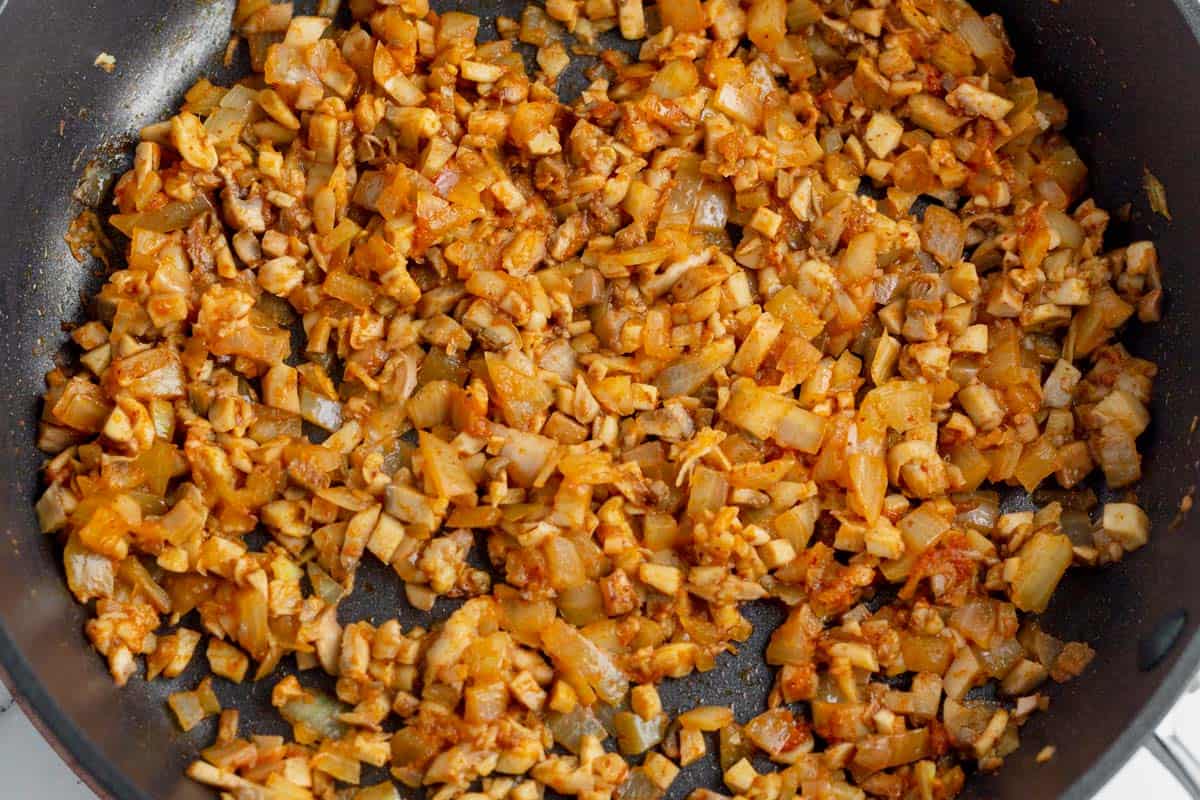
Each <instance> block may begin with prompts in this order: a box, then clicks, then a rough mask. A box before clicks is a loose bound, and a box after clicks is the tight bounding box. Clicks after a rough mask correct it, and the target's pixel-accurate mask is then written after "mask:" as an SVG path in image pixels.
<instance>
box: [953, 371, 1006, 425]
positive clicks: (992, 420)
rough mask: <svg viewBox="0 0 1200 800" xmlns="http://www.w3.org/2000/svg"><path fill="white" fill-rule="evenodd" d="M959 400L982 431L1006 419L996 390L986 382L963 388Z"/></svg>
mask: <svg viewBox="0 0 1200 800" xmlns="http://www.w3.org/2000/svg"><path fill="white" fill-rule="evenodd" d="M958 402H959V403H960V404H961V405H962V407H963V411H966V412H967V415H968V416H969V417H970V418H971V421H972V422H974V423H975V427H977V428H979V430H981V431H990V430H992V429H993V428H996V427H998V426H999V425H1000V423H1001V422H1003V421H1004V409H1003V408H1002V407H1001V406H1000V402H999V401H998V400H996V394H995V392H993V391H992V388H991V387H990V386H988V385H987V384H985V383H973V384H971V385H970V386H967V387H964V388H963V389H961V390H960V391H959V393H958Z"/></svg>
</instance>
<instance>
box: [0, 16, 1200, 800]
mask: <svg viewBox="0 0 1200 800" xmlns="http://www.w3.org/2000/svg"><path fill="white" fill-rule="evenodd" d="M665 1H666V2H669V1H670V0H665ZM523 2H524V0H493V2H485V0H462V1H461V2H456V0H435V2H434V6H435V7H436V8H439V9H442V10H445V9H446V8H449V7H451V6H454V7H457V8H461V9H463V10H466V11H470V12H472V13H475V14H478V15H479V16H481V17H483V18H484V20H485V25H484V26H483V30H484V32H485V35H487V31H488V29H489V28H491V33H492V35H494V27H493V26H491V25H490V24H488V23H490V22H491V21H494V19H495V18H496V16H497V15H498V14H505V15H508V16H517V15H518V13H519V11H520V8H521V6H522V5H523ZM1177 2H1178V3H1179V5H1177ZM1191 2H1192V0H1057V1H1056V2H1051V1H1050V0H993V1H992V2H988V3H986V4H984V5H985V6H986V7H985V8H983V9H982V10H985V11H998V12H1000V13H1001V14H1002V15H1003V16H1004V19H1005V21H1006V23H1007V25H1008V30H1009V33H1010V35H1011V37H1012V40H1013V43H1014V46H1015V48H1016V51H1017V54H1018V66H1019V69H1020V71H1021V72H1022V73H1023V74H1028V75H1032V76H1034V77H1036V78H1037V80H1038V84H1039V85H1040V86H1045V87H1047V88H1049V89H1050V90H1051V91H1053V92H1054V93H1056V94H1057V95H1059V96H1060V97H1061V98H1062V99H1063V100H1065V101H1066V103H1067V105H1068V107H1069V108H1070V109H1071V112H1072V117H1071V119H1072V131H1071V134H1072V137H1073V141H1074V142H1075V143H1076V145H1077V146H1078V147H1079V150H1080V152H1081V153H1082V154H1083V155H1084V158H1085V160H1086V161H1087V163H1088V164H1089V166H1090V167H1091V168H1092V172H1091V180H1092V191H1093V193H1094V195H1095V196H1096V198H1097V199H1098V200H1099V201H1100V203H1101V205H1102V206H1104V207H1106V208H1109V209H1116V208H1118V207H1120V206H1122V205H1123V204H1125V203H1132V207H1131V209H1132V211H1131V215H1130V219H1129V221H1128V222H1125V223H1114V225H1113V227H1112V229H1111V234H1110V238H1111V240H1112V241H1111V242H1110V244H1114V245H1118V244H1121V243H1123V242H1124V241H1128V240H1131V239H1135V238H1152V239H1154V240H1155V241H1156V242H1157V244H1158V248H1159V252H1160V254H1161V257H1162V260H1163V262H1164V265H1165V267H1164V281H1165V283H1166V287H1167V292H1168V294H1167V302H1168V305H1167V311H1166V316H1165V321H1164V322H1162V323H1161V324H1159V325H1157V326H1154V327H1150V328H1147V329H1145V330H1140V329H1138V330H1133V331H1131V332H1130V334H1129V335H1128V336H1127V337H1126V341H1127V342H1128V343H1129V345H1130V348H1131V349H1132V350H1133V351H1134V353H1135V354H1136V355H1139V356H1142V357H1146V358H1149V359H1152V360H1153V361H1155V362H1157V363H1158V365H1159V370H1160V371H1159V376H1158V380H1157V383H1156V394H1155V398H1154V403H1153V412H1154V422H1153V424H1152V426H1151V428H1150V430H1149V432H1148V433H1147V434H1146V436H1145V437H1144V438H1143V448H1144V449H1145V450H1146V452H1147V456H1146V459H1145V465H1144V466H1145V478H1144V480H1143V481H1142V483H1141V485H1140V486H1139V487H1138V495H1139V497H1140V499H1141V501H1142V503H1143V504H1144V506H1145V507H1146V509H1147V510H1148V511H1149V513H1150V516H1151V519H1152V520H1153V522H1154V529H1153V531H1154V532H1153V536H1152V541H1151V546H1150V547H1147V548H1145V549H1143V550H1140V551H1138V552H1137V553H1135V554H1134V555H1132V556H1131V557H1130V558H1128V559H1126V560H1125V561H1123V562H1122V563H1120V564H1118V565H1116V566H1115V567H1111V568H1107V569H1104V570H1099V571H1095V572H1090V573H1089V572H1086V571H1083V570H1073V571H1072V572H1071V574H1070V576H1069V577H1068V579H1067V580H1066V581H1065V582H1064V584H1063V585H1062V587H1061V588H1060V590H1059V592H1058V593H1057V594H1056V595H1055V599H1054V603H1053V605H1052V606H1051V608H1050V610H1049V612H1048V613H1047V614H1046V615H1045V617H1044V625H1045V627H1047V628H1048V629H1049V630H1050V631H1052V632H1054V633H1056V634H1057V635H1059V636H1062V637H1064V638H1070V639H1082V640H1084V641H1087V642H1089V643H1091V644H1092V646H1094V647H1095V649H1096V651H1097V656H1096V659H1095V661H1094V662H1093V664H1092V666H1091V667H1090V668H1089V669H1088V671H1087V672H1086V673H1085V674H1084V676H1083V677H1081V678H1080V679H1078V680H1076V681H1074V682H1072V683H1071V684H1068V685H1067V686H1065V687H1062V688H1061V690H1058V691H1056V692H1055V693H1054V695H1053V705H1052V709H1051V712H1050V713H1048V714H1044V715H1039V716H1037V717H1036V718H1035V719H1034V720H1033V721H1032V722H1030V723H1029V724H1028V725H1027V726H1026V727H1025V728H1023V730H1022V740H1023V747H1022V748H1021V750H1020V751H1019V752H1018V753H1017V754H1015V755H1013V756H1012V757H1010V758H1009V759H1008V761H1007V763H1006V765H1005V768H1004V769H1003V770H1002V771H1001V772H1000V773H999V774H998V775H995V776H989V777H977V778H976V779H974V780H972V781H971V782H970V783H969V784H968V788H967V791H966V793H965V796H966V797H974V798H985V797H986V798H1018V797H1020V798H1054V797H1065V798H1086V797H1090V796H1091V795H1092V794H1093V793H1094V792H1095V791H1096V790H1097V789H1098V788H1099V787H1100V786H1102V785H1103V784H1104V783H1105V782H1106V781H1107V780H1108V778H1109V777H1111V776H1112V774H1113V773H1114V772H1115V771H1116V770H1117V769H1118V768H1119V767H1120V766H1121V764H1122V763H1123V762H1124V761H1125V760H1126V758H1128V756H1129V755H1130V754H1131V753H1132V752H1133V751H1134V750H1135V749H1136V748H1137V747H1138V746H1139V744H1140V743H1141V742H1142V741H1143V739H1144V737H1145V736H1146V735H1147V733H1148V732H1149V731H1150V730H1151V728H1152V727H1153V725H1154V724H1155V723H1156V722H1157V721H1158V720H1159V719H1160V718H1161V717H1162V715H1163V713H1164V712H1165V711H1166V709H1167V708H1169V707H1170V705H1171V704H1172V703H1173V702H1174V700H1175V698H1176V697H1177V696H1178V695H1179V693H1180V692H1181V691H1182V689H1183V687H1184V685H1185V684H1186V683H1187V681H1188V680H1189V679H1190V678H1191V676H1192V675H1193V674H1194V673H1195V672H1196V669H1197V665H1198V664H1200V636H1197V635H1196V629H1197V624H1198V623H1200V520H1198V519H1194V518H1187V517H1186V516H1184V517H1183V518H1182V519H1181V520H1179V519H1176V518H1177V515H1178V507H1179V504H1180V501H1181V499H1182V498H1183V497H1184V496H1185V494H1186V493H1187V492H1188V491H1189V490H1190V488H1191V487H1192V486H1193V484H1194V483H1195V482H1196V481H1197V472H1198V468H1200V462H1198V461H1197V460H1196V457H1195V456H1194V455H1193V450H1194V447H1193V438H1192V437H1193V432H1192V428H1193V427H1194V420H1195V419H1196V417H1197V416H1198V415H1200V385H1198V383H1200V375H1197V374H1196V373H1195V372H1194V371H1193V364H1196V363H1198V362H1200V330H1198V327H1200V326H1198V325H1197V323H1196V315H1195V311H1194V309H1196V308H1198V307H1200V279H1198V277H1197V275H1196V274H1195V273H1194V269H1193V266H1192V264H1191V259H1192V258H1193V257H1195V254H1196V253H1197V252H1200V226H1197V225H1196V224H1194V223H1195V221H1196V220H1197V218H1198V212H1200V158H1198V157H1197V154H1196V150H1197V148H1200V42H1198V41H1197V35H1198V34H1200V7H1197V6H1193V5H1191ZM1184 3H1187V4H1188V5H1187V6H1186V7H1184V6H1183V5H1182V4H1184ZM233 5H234V3H233V0H156V2H144V3H132V2H129V1H128V0H124V1H123V2H118V1H117V0H48V1H47V0H42V1H41V2H38V1H37V0H0V31H2V32H3V33H4V48H3V50H0V104H2V105H0V109H2V110H0V178H2V179H3V180H2V183H0V187H2V188H0V332H2V335H3V337H4V345H3V346H2V347H0V376H2V379H0V408H2V409H3V413H2V414H0V454H2V460H0V672H3V673H4V678H5V680H6V681H7V682H8V684H9V686H10V687H11V688H12V689H13V691H14V693H15V694H16V695H17V697H18V698H19V699H20V701H21V702H22V705H23V706H24V707H25V710H26V711H27V712H28V713H29V714H30V716H31V717H32V718H33V720H34V721H35V723H36V724H37V725H38V726H39V727H40V728H41V730H42V732H43V733H44V734H45V735H46V737H47V739H49V741H50V742H51V743H52V744H53V745H54V746H55V747H56V748H57V749H58V751H59V752H60V753H61V754H62V756H63V757H64V758H65V759H66V760H67V761H68V762H69V763H70V764H71V765H72V766H73V767H74V768H75V769H76V771H78V772H79V774H80V775H81V776H82V777H83V778H84V779H85V780H86V781H87V782H88V783H89V784H90V785H91V786H92V787H93V788H94V789H95V790H96V791H97V793H99V794H100V795H101V796H102V797H113V798H121V800H150V799H151V798H153V799H154V800H166V799H167V798H170V800H199V799H200V798H208V797H211V795H210V794H209V793H208V791H207V790H205V789H203V788H201V787H199V786H197V785H194V784H191V783H190V782H189V781H187V780H186V779H185V778H184V777H183V776H182V771H183V768H184V766H185V764H186V763H187V761H188V760H189V759H191V758H193V757H194V754H195V752H196V750H197V749H198V748H200V747H203V746H206V745H207V744H209V743H210V742H211V741H212V736H213V729H212V725H213V724H214V723H213V722H212V721H211V720H210V721H209V722H208V723H207V724H205V725H201V726H199V727H197V728H196V729H194V730H193V731H192V732H190V733H188V734H183V733H180V732H179V731H178V729H177V728H176V727H175V725H174V722H173V721H172V720H171V719H170V718H169V715H168V714H167V713H165V707H164V701H165V698H166V695H167V694H169V693H170V692H172V691H178V690H179V689H180V688H184V687H186V688H191V687H193V686H194V685H195V684H196V682H197V680H198V677H199V673H200V670H201V668H202V667H201V662H203V660H204V659H202V658H197V659H194V662H193V669H192V671H190V672H188V673H185V674H184V675H183V676H181V677H180V678H179V679H178V680H176V681H172V682H164V681H156V682H154V683H153V684H146V683H144V682H141V681H139V680H134V681H132V682H131V684H130V685H129V686H128V687H127V688H126V689H124V690H117V689H115V688H114V687H113V685H112V682H111V679H110V678H109V676H108V674H107V670H106V669H105V667H104V664H103V662H102V660H101V659H100V658H99V657H97V656H96V654H95V653H94V652H93V651H92V650H91V647H90V646H89V645H88V644H87V642H86V640H85V639H84V637H83V635H82V628H83V623H84V621H85V611H84V609H82V608H80V607H79V606H77V605H76V603H75V601H74V600H73V599H72V598H71V597H70V595H69V593H68V592H67V589H66V586H65V583H64V581H63V578H62V574H61V566H60V561H59V557H58V553H57V550H56V546H55V543H54V542H53V540H52V538H49V537H43V536H41V535H40V534H39V533H38V526H37V524H36V521H35V518H34V514H33V505H32V504H33V501H34V499H35V497H36V492H37V488H38V477H37V471H38V468H39V465H40V462H41V455H40V454H39V453H38V452H37V450H36V449H35V447H34V438H35V429H36V425H35V420H36V418H37V413H38V404H39V397H40V394H41V392H42V390H43V381H42V377H43V375H44V373H45V372H46V371H47V370H48V369H49V368H50V367H51V366H52V363H53V359H54V358H55V357H56V354H57V352H58V348H59V346H60V343H61V342H63V341H64V340H65V335H64V333H63V332H62V330H61V327H60V326H61V322H62V321H63V320H71V319H76V318H78V317H79V316H80V315H81V314H82V309H83V308H84V302H85V301H84V299H83V298H84V297H85V296H86V294H87V292H88V291H89V289H90V288H94V287H95V286H96V285H97V273H96V270H97V268H98V265H97V264H83V265H81V264H79V263H77V262H76V261H75V260H74V259H73V258H72V257H71V255H70V253H69V251H68V250H67V247H66V245H65V244H64V242H63V233H64V232H65V231H66V229H67V225H68V223H69V221H70V219H71V218H72V217H73V216H74V215H75V214H77V213H78V211H79V209H80V206H79V202H80V200H82V201H84V202H95V201H96V200H97V199H98V197H99V196H100V195H101V194H102V191H101V190H102V185H103V178H104V176H105V175H111V174H112V173H114V172H115V173H118V174H119V172H120V171H121V170H123V169H125V168H127V166H128V163H129V156H130V154H131V152H132V149H131V147H130V144H131V142H132V141H133V137H134V136H135V134H136V131H137V129H138V128H139V127H140V126H142V125H145V124H147V123H150V122H153V121H156V120H158V119H161V118H164V117H165V116H166V115H167V112H168V111H169V110H170V109H172V108H174V107H175V106H176V105H177V104H178V102H179V100H180V98H181V97H182V94H183V92H184V91H185V90H186V89H187V87H188V86H190V85H191V83H192V82H193V81H194V80H195V79H196V78H197V77H199V76H200V75H201V74H206V75H209V76H215V78H217V79H225V80H226V81H228V80H232V79H234V78H236V77H237V70H236V68H235V69H233V70H224V69H222V67H221V65H220V55H221V53H222V52H223V50H224V46H225V43H226V41H227V37H228V23H229V19H230V15H231V13H232V8H233ZM299 5H300V6H301V8H303V6H304V4H303V3H301V4H299ZM102 51H105V52H108V53H112V54H113V55H114V56H115V57H116V59H117V69H116V72H115V73H114V74H111V75H109V74H105V73H104V72H102V71H101V70H99V69H97V68H96V67H94V66H93V60H94V59H95V58H96V56H97V55H98V54H99V53H100V52H102ZM568 83H571V82H568ZM578 85H579V83H578V79H577V80H576V81H575V82H574V86H575V87H576V88H577V87H578ZM568 91H569V89H568ZM1146 169H1148V170H1150V171H1151V172H1152V173H1153V174H1155V175H1157V176H1158V177H1159V178H1161V179H1162V181H1163V182H1164V183H1165V185H1166V187H1167V192H1168V197H1169V200H1170V209H1171V212H1172V214H1173V216H1174V221H1173V222H1170V221H1168V220H1166V219H1164V218H1162V217H1160V216H1157V215H1155V214H1154V213H1152V212H1151V210H1150V209H1149V207H1148V203H1147V201H1146V196H1145V194H1144V192H1143V189H1142V179H1143V171H1144V170H1146ZM85 174H86V175H88V176H89V177H88V179H87V180H84V181H82V182H80V179H81V176H84V175H85ZM73 194H74V196H73ZM1196 435H1197V436H1200V433H1197V434H1196ZM1198 513H1200V512H1198ZM1173 521H1174V523H1175V524H1172V522H1173ZM364 569H365V570H366V572H365V574H360V579H359V587H360V588H359V590H358V591H357V592H356V593H355V596H354V598H353V599H352V600H351V601H350V602H349V603H347V604H344V607H343V609H342V614H343V618H344V619H351V618H362V617H371V618H373V619H375V620H376V621H382V620H383V619H387V618H389V617H391V616H394V615H396V614H397V613H400V614H401V617H402V619H407V620H409V621H413V622H415V621H417V617H416V615H415V614H414V613H412V612H411V611H409V610H408V609H407V605H406V604H405V602H404V601H403V599H402V597H401V593H400V591H399V586H398V582H397V581H395V580H394V579H393V578H392V577H389V575H390V573H384V572H383V570H382V569H379V570H378V571H371V569H370V568H366V567H365V568H364ZM439 610H440V607H439ZM406 615H407V616H406ZM751 618H752V620H753V621H754V622H755V627H756V632H755V635H754V637H753V638H752V639H751V641H750V642H748V643H747V645H746V646H744V647H743V648H742V650H741V654H740V655H739V656H737V657H734V658H729V659H728V660H723V661H722V662H721V664H720V666H719V668H718V669H716V670H713V671H712V672H710V673H707V674H705V675H701V676H695V677H694V678H692V679H689V680H686V681H681V682H678V683H677V684H675V685H672V686H670V687H669V688H668V689H667V690H666V691H665V695H666V700H667V701H668V704H669V705H672V706H673V707H675V708H679V707H681V706H685V705H688V704H695V703H698V702H705V703H718V704H730V705H732V706H733V707H734V708H735V710H736V711H737V713H738V717H739V718H740V719H745V718H747V717H749V716H751V715H752V713H753V710H754V709H755V708H759V707H761V706H762V704H763V703H764V701H765V698H766V693H767V689H768V687H769V685H770V676H769V674H768V670H767V668H766V667H765V666H764V665H763V663H762V648H763V646H764V645H765V642H766V639H767V637H768V636H769V634H770V630H771V629H772V628H773V627H774V626H775V624H776V623H778V622H779V621H780V619H781V618H782V613H781V612H780V611H779V610H778V609H775V608H773V607H771V606H762V607H760V608H756V609H754V610H753V611H752V612H751ZM421 621H422V622H425V623H427V622H428V619H427V618H426V619H423V620H421ZM269 691H270V682H266V681H264V682H260V683H258V684H254V685H247V686H242V687H233V686H231V685H228V684H225V685H222V686H219V687H218V694H219V695H220V696H221V699H222V701H223V704H224V705H226V706H229V705H232V704H234V703H237V704H238V705H239V706H240V707H241V708H242V712H243V717H242V719H243V724H244V725H245V726H246V728H248V729H254V730H256V731H260V732H272V733H283V732H285V730H284V727H283V725H282V723H281V722H280V721H279V720H278V719H277V718H276V717H275V714H274V712H273V710H272V709H271V708H270V706H269V703H268V702H267V698H268V693H269ZM1046 744H1054V745H1056V746H1057V755H1056V756H1055V758H1054V759H1053V760H1051V761H1050V762H1049V763H1047V764H1044V765H1036V764H1035V763H1034V755H1035V754H1036V753H1037V752H1038V750H1039V749H1041V747H1042V746H1044V745H1046ZM718 780H719V779H718V776H717V773H716V767H715V765H710V766H709V767H707V768H705V769H698V768H697V767H692V768H690V769H689V770H688V771H687V773H685V777H684V779H681V780H680V781H677V782H676V784H675V786H674V787H673V789H672V796H674V797H682V796H684V795H686V793H687V792H689V791H690V790H691V788H693V787H694V786H696V785H707V786H715V785H716V784H717V783H718ZM4 795H5V791H4V789H3V788H2V787H0V796H4Z"/></svg>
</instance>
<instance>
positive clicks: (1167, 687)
mask: <svg viewBox="0 0 1200 800" xmlns="http://www.w3.org/2000/svg"><path fill="white" fill-rule="evenodd" d="M6 4H7V0H0V13H2V12H3V10H4V7H5V5H6ZM1171 5H1172V6H1173V7H1174V8H1175V9H1176V11H1177V12H1178V13H1179V16H1180V21H1181V22H1182V23H1183V24H1184V25H1186V27H1187V29H1188V32H1189V33H1190V34H1191V36H1192V38H1193V39H1195V40H1196V41H1197V42H1200V4H1198V3H1195V2H1194V0H1171ZM1180 645H1181V646H1180ZM1180 645H1177V647H1176V650H1175V655H1174V657H1173V658H1172V659H1168V661H1171V662H1173V663H1171V664H1170V667H1169V668H1166V665H1165V664H1164V665H1160V666H1159V667H1158V668H1157V669H1156V670H1154V671H1155V672H1158V671H1160V670H1163V669H1166V673H1165V674H1164V675H1163V676H1162V677H1161V679H1160V681H1159V683H1158V686H1157V688H1156V689H1155V690H1154V692H1153V694H1152V695H1151V697H1150V699H1149V700H1148V701H1147V702H1146V703H1145V704H1144V705H1143V706H1142V707H1141V709H1140V710H1139V711H1138V712H1137V714H1135V715H1134V717H1133V718H1132V720H1131V721H1130V723H1129V724H1128V725H1127V726H1126V727H1125V729H1124V730H1123V731H1122V732H1121V734H1120V735H1119V736H1118V737H1116V738H1115V739H1113V740H1112V741H1111V742H1110V743H1109V744H1108V746H1107V748H1106V749H1105V750H1104V752H1103V753H1102V754H1101V755H1100V757H1099V758H1097V759H1096V760H1095V761H1093V762H1092V764H1091V765H1090V766H1088V768H1087V769H1086V770H1084V771H1082V772H1081V773H1080V774H1079V775H1078V776H1077V777H1076V778H1075V779H1074V781H1073V782H1072V783H1071V785H1070V786H1069V787H1068V788H1067V790H1066V791H1065V792H1064V793H1063V794H1062V795H1061V798H1062V800H1088V799H1089V798H1092V797H1093V796H1094V795H1095V794H1096V792H1098V791H1099V790H1100V789H1101V788H1102V787H1103V786H1104V785H1105V784H1107V783H1108V782H1109V781H1110V780H1111V779H1112V777H1113V776H1114V775H1116V773H1117V772H1118V771H1119V770H1120V769H1121V768H1122V767H1123V766H1124V765H1125V764H1126V762H1128V761H1129V759H1130V758H1131V757H1132V756H1133V755H1134V753H1136V752H1137V751H1138V750H1139V748H1140V747H1141V745H1142V743H1143V742H1144V741H1145V739H1146V737H1147V736H1149V735H1150V734H1151V732H1152V731H1153V730H1154V728H1155V727H1157V725H1158V724H1159V723H1160V722H1161V721H1162V720H1163V718H1164V717H1165V716H1166V714H1167V712H1168V711H1169V710H1170V709H1171V708H1172V707H1173V706H1174V705H1175V703H1176V702H1177V701H1178V699H1179V697H1180V696H1181V695H1182V694H1183V692H1184V690H1185V688H1186V687H1187V686H1188V684H1189V683H1190V682H1191V681H1192V680H1193V679H1194V678H1195V677H1196V675H1197V672H1198V671H1200V629H1197V630H1193V631H1192V632H1191V633H1190V634H1189V635H1188V637H1187V641H1186V644H1183V643H1180ZM0 682H2V683H3V684H4V685H5V686H6V687H7V688H8V689H9V691H10V693H11V694H12V697H13V699H14V701H15V702H16V704H17V705H18V706H19V707H20V709H21V711H22V712H23V713H24V714H25V716H26V718H27V719H28V720H29V721H30V723H31V724H32V725H33V726H34V728H35V729H36V730H37V731H38V733H39V734H40V735H41V736H42V738H43V739H44V740H45V741H46V742H47V744H49V746H50V747H51V749H52V750H54V752H55V753H56V754H57V756H58V757H59V758H60V759H61V760H62V761H63V763H64V764H65V765H66V766H67V767H68V768H69V769H70V770H71V771H72V772H73V773H74V774H75V776H76V777H78V778H79V780H80V781H81V782H83V784H84V785H86V786H87V787H88V789H89V790H91V791H92V792H93V793H94V794H95V795H96V796H97V797H98V798H99V799H100V800H155V798H153V797H152V796H151V795H149V794H147V793H146V792H144V791H143V790H141V789H140V788H138V787H137V786H136V785H134V784H133V782H132V781H131V780H130V779H129V778H128V776H127V775H125V774H124V772H122V771H121V770H120V769H118V768H117V767H116V764H115V763H114V762H113V761H111V760H109V759H108V758H106V757H105V756H104V755H103V753H102V752H101V750H100V748H99V747H98V746H97V745H96V744H95V742H94V741H93V739H92V738H91V737H90V736H89V735H88V734H87V733H86V732H85V731H84V730H83V729H82V728H81V727H80V726H79V725H78V724H77V723H76V722H75V721H74V720H73V719H72V718H71V717H70V716H69V715H68V714H67V713H66V712H65V711H64V710H63V709H62V707H61V706H60V705H59V703H58V702H57V701H56V700H55V699H54V697H53V695H52V694H51V693H50V692H49V690H48V689H47V687H46V684H45V683H43V681H42V680H41V679H40V678H39V677H38V675H37V673H36V672H35V671H34V670H33V669H32V667H31V665H30V664H29V662H28V660H27V659H26V658H25V656H24V654H23V653H22V651H21V650H20V648H19V647H18V645H17V642H16V641H15V640H14V639H13V637H12V636H11V634H10V633H9V630H8V627H7V625H6V624H5V621H4V620H3V618H0ZM1085 683H1086V679H1085V680H1084V681H1083V682H1081V685H1084V684H1085ZM114 690H116V687H114Z"/></svg>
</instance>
